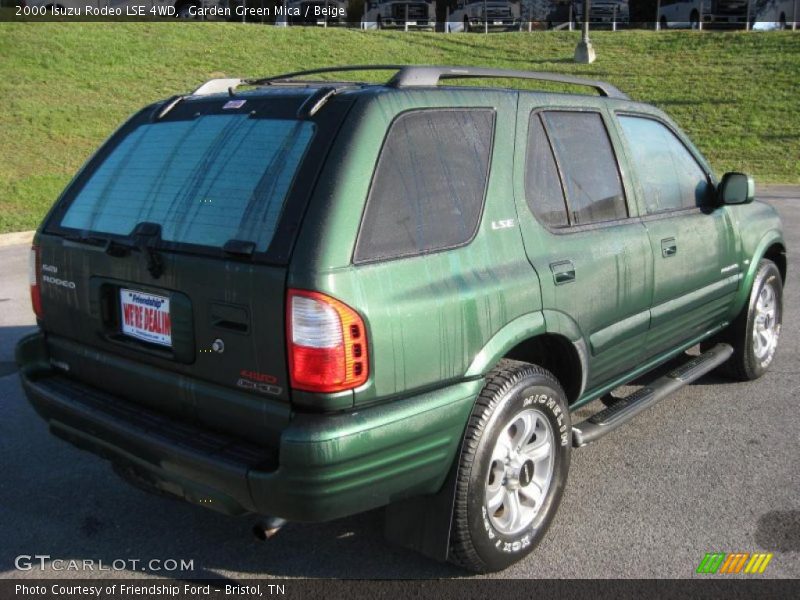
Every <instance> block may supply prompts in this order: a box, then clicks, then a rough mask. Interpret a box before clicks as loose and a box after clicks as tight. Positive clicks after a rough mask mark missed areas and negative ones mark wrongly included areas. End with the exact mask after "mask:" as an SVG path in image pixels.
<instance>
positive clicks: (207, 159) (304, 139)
mask: <svg viewBox="0 0 800 600" xmlns="http://www.w3.org/2000/svg"><path fill="white" fill-rule="evenodd" d="M313 132H314V125H313V124H312V123H309V122H306V121H291V120H278V119H252V118H248V116H247V115H241V114H237V115H208V116H202V117H198V118H196V119H191V120H179V121H168V122H162V123H154V124H146V125H140V126H139V127H137V128H136V129H135V130H133V131H132V132H131V133H130V134H129V135H128V136H127V137H125V139H123V140H122V141H121V142H120V143H119V144H118V145H117V146H116V147H115V148H114V149H113V150H112V151H111V153H110V154H109V156H108V157H107V158H106V159H105V160H104V161H103V162H102V163H101V164H100V166H99V167H97V169H96V170H95V171H94V173H92V175H91V176H90V177H89V179H88V180H87V182H86V183H85V185H84V186H83V187H82V189H81V190H80V191H79V192H78V193H77V195H76V196H75V198H74V199H73V201H72V203H71V204H70V206H69V207H68V209H67V210H66V212H65V214H64V217H63V219H62V220H61V226H62V227H69V228H74V229H81V230H85V231H91V232H96V233H108V234H117V235H128V234H130V233H131V232H132V230H133V229H134V228H135V226H136V225H137V224H138V223H141V222H144V221H149V222H154V223H159V224H160V225H161V227H162V234H161V235H162V239H164V240H166V241H171V242H181V243H189V244H199V245H203V246H214V247H222V246H223V245H224V244H225V242H227V241H228V240H231V239H238V240H245V241H251V242H254V243H255V244H256V250H257V251H260V252H264V251H266V250H267V248H268V247H269V244H270V241H271V240H272V236H273V234H274V232H275V229H276V227H277V223H278V220H279V217H280V215H281V212H282V210H283V205H284V201H285V199H286V196H287V193H288V191H289V188H290V186H291V184H292V181H293V179H294V175H295V172H296V171H297V168H298V166H299V164H300V161H301V160H302V158H303V156H304V154H305V151H306V149H307V147H308V145H309V142H310V140H311V137H312V135H313Z"/></svg>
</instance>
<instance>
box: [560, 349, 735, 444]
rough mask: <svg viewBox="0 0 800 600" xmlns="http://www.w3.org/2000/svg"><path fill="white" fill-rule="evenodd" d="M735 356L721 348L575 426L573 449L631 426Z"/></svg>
mask: <svg viewBox="0 0 800 600" xmlns="http://www.w3.org/2000/svg"><path fill="white" fill-rule="evenodd" d="M731 354H733V348H732V347H731V346H730V345H729V344H717V345H716V346H714V347H713V348H711V349H710V350H707V351H706V352H703V353H702V354H700V355H699V356H695V357H693V358H692V359H691V360H689V361H687V362H686V363H684V364H683V365H681V366H680V367H677V368H675V369H673V370H672V371H670V372H669V373H667V374H666V375H664V376H662V377H659V378H658V379H656V380H655V381H654V382H653V383H651V384H649V385H646V386H644V387H643V388H641V389H639V390H636V391H635V392H633V393H632V394H631V395H630V396H625V397H624V398H620V399H619V400H618V401H617V402H615V403H614V404H612V405H611V406H609V407H608V408H606V409H604V410H601V411H600V412H598V413H595V414H593V415H592V416H591V417H589V418H588V419H586V420H585V421H583V422H581V423H578V424H577V425H573V426H572V445H573V446H575V447H576V448H579V447H581V446H585V445H586V444H589V443H591V442H594V441H596V440H598V439H600V438H601V437H603V436H604V435H605V434H607V433H610V432H611V431H614V430H615V429H616V428H617V427H619V426H620V425H622V424H623V423H627V422H628V421H630V420H631V419H632V418H633V417H635V416H636V415H638V414H639V413H640V412H642V411H643V410H645V409H646V408H650V407H651V406H653V405H654V404H655V403H656V402H658V401H659V400H663V399H664V398H666V397H667V396H669V395H670V394H671V393H673V392H675V391H677V390H679V389H680V388H682V387H683V386H684V385H686V384H687V383H691V382H692V381H694V380H696V379H699V378H700V377H702V376H703V375H705V374H706V373H708V372H709V371H711V370H713V369H715V368H717V367H718V366H719V365H721V364H722V363H724V362H725V361H726V360H728V359H729V358H730V356H731Z"/></svg>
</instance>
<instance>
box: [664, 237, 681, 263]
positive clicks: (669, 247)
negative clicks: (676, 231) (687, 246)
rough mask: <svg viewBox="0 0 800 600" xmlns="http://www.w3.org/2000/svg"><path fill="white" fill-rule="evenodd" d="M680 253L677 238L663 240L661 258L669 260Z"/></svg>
mask: <svg viewBox="0 0 800 600" xmlns="http://www.w3.org/2000/svg"><path fill="white" fill-rule="evenodd" d="M677 253H678V243H677V242H676V241H675V238H666V239H663V240H661V256H663V257H664V258H669V257H671V256H675V255H676V254H677Z"/></svg>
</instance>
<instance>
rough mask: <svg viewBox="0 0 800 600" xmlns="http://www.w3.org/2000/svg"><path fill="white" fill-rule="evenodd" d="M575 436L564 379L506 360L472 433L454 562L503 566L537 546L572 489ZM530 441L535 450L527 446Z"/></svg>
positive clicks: (478, 567) (478, 407)
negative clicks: (569, 479)
mask: <svg viewBox="0 0 800 600" xmlns="http://www.w3.org/2000/svg"><path fill="white" fill-rule="evenodd" d="M571 436H572V424H571V421H570V416H569V407H568V405H567V399H566V395H565V394H564V391H563V389H562V388H561V385H560V384H559V382H558V381H557V380H556V378H555V377H553V375H552V374H551V373H550V372H549V371H546V370H545V369H542V368H541V367H538V366H536V365H531V364H528V363H523V362H518V361H512V360H503V361H501V362H500V364H499V365H498V366H497V367H496V368H495V369H494V370H493V371H492V372H491V373H490V374H489V375H488V376H487V380H486V385H485V386H484V388H483V391H482V392H481V393H480V395H479V396H478V398H477V400H476V402H475V406H474V408H473V410H472V415H471V416H470V419H469V423H468V424H467V430H466V433H465V436H464V442H463V445H462V449H461V456H460V459H459V470H458V479H457V482H456V496H455V505H454V508H453V522H452V528H451V538H450V560H451V561H452V562H454V563H456V564H457V565H459V566H461V567H463V568H465V569H468V570H470V571H474V572H478V573H486V572H491V571H500V570H502V569H505V568H506V567H508V566H510V565H512V564H514V563H515V562H517V561H519V560H521V559H522V558H524V557H525V556H527V555H528V554H529V553H530V552H531V551H532V550H533V549H534V548H535V547H536V545H537V544H538V543H539V542H540V541H541V539H542V537H544V535H545V533H546V531H547V529H548V527H549V526H550V523H551V522H552V520H553V517H554V515H555V513H556V510H557V509H558V505H559V503H560V501H561V496H562V495H563V492H564V486H565V485H566V482H567V473H568V471H569V462H570V450H571V441H572V438H571ZM526 441H527V442H528V444H527V445H528V447H529V449H528V451H527V452H524V451H523V452H520V451H519V447H520V445H521V444H524V442H526ZM548 445H549V446H548ZM515 446H516V448H515ZM546 447H549V453H547V452H546V450H545V448H546ZM535 497H536V498H535Z"/></svg>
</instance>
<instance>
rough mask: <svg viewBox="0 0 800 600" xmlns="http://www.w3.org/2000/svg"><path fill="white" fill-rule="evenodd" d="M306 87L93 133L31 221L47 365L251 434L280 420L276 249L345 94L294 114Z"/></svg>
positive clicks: (283, 253)
mask: <svg viewBox="0 0 800 600" xmlns="http://www.w3.org/2000/svg"><path fill="white" fill-rule="evenodd" d="M313 92H314V90H302V89H293V90H279V91H276V92H272V93H268V94H266V95H265V94H263V93H262V94H260V95H259V94H254V93H250V94H242V95H241V96H239V95H237V96H236V97H235V98H232V97H228V96H227V95H226V96H224V97H222V96H211V97H206V98H202V97H198V98H194V97H192V98H189V99H186V100H183V101H181V102H178V103H177V104H175V105H174V106H173V107H172V108H171V109H170V110H169V111H168V112H166V113H163V110H164V108H165V107H166V104H164V105H161V106H156V107H151V108H149V109H146V110H144V111H142V112H140V113H139V114H137V115H136V116H134V117H133V118H132V119H131V121H130V122H128V123H127V124H126V125H124V126H123V127H122V128H121V129H120V131H118V132H117V133H116V134H115V135H114V136H113V137H112V138H111V139H110V140H109V141H108V142H107V143H106V144H105V145H104V147H103V148H101V149H100V151H99V152H98V153H97V154H96V155H95V156H94V157H93V158H92V159H91V160H90V161H89V163H88V164H87V166H86V167H84V169H83V171H82V172H81V173H80V174H79V175H78V177H77V178H76V179H75V181H74V182H73V183H72V184H70V186H69V187H68V188H67V190H66V191H65V192H64V194H63V196H62V198H61V199H60V200H59V202H58V203H57V205H56V207H55V208H54V209H53V211H52V212H51V214H50V215H49V216H48V218H47V220H46V223H45V226H44V228H43V231H42V233H41V234H40V235H39V236H38V246H39V257H38V260H39V264H40V266H39V269H40V270H39V273H40V281H41V282H40V293H41V298H42V300H41V303H42V313H43V314H42V316H41V319H40V324H41V325H42V328H43V329H44V330H45V331H46V332H48V334H50V335H49V344H50V349H51V355H52V357H53V362H54V364H55V365H56V366H57V367H60V368H61V369H63V370H64V371H65V372H66V373H67V374H68V375H69V376H70V377H73V378H76V379H79V380H80V381H83V382H86V383H88V384H90V385H92V386H94V387H98V388H100V389H103V390H106V391H109V392H112V393H115V394H118V395H120V396H122V397H124V398H127V399H128V400H131V401H134V402H138V403H141V404H145V405H148V406H150V407H152V408H155V409H157V410H161V411H163V412H166V413H169V414H173V415H175V416H179V417H182V418H186V419H189V420H192V421H200V422H203V423H205V424H207V425H209V426H211V427H213V428H215V429H219V430H222V431H227V432H230V433H235V434H239V435H241V434H244V437H248V438H251V439H253V438H255V439H254V441H259V442H263V441H265V439H264V432H265V427H266V429H267V430H272V432H273V433H275V432H276V431H278V430H279V429H280V428H281V427H282V426H283V425H284V424H285V422H286V421H287V420H288V415H289V400H290V396H289V389H288V383H287V382H288V375H287V358H286V350H285V322H284V313H285V310H284V308H285V306H284V305H285V291H286V290H285V285H286V283H285V280H286V273H287V263H288V259H289V256H290V253H291V248H292V244H293V241H294V238H295V234H296V232H297V230H298V227H299V223H300V220H301V219H302V215H303V212H304V210H305V206H306V204H307V202H308V200H309V197H310V195H311V192H312V189H313V186H314V182H315V181H316V177H317V175H318V172H319V169H320V168H321V165H322V163H323V162H324V159H325V156H326V154H327V152H328V150H329V148H330V145H331V143H332V140H333V138H334V137H335V134H336V131H337V130H338V127H339V125H340V124H341V122H342V121H343V120H344V116H345V114H346V111H347V109H348V107H349V104H350V102H349V101H348V100H345V99H344V98H335V101H332V102H330V105H329V106H326V107H325V110H324V111H320V112H319V113H317V115H316V116H315V117H313V118H308V117H304V116H303V111H302V110H299V109H300V108H301V107H302V106H303V103H304V102H305V101H306V100H308V98H309V96H310V95H312V94H313ZM159 113H162V114H160V115H159ZM298 114H299V115H300V116H298Z"/></svg>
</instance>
